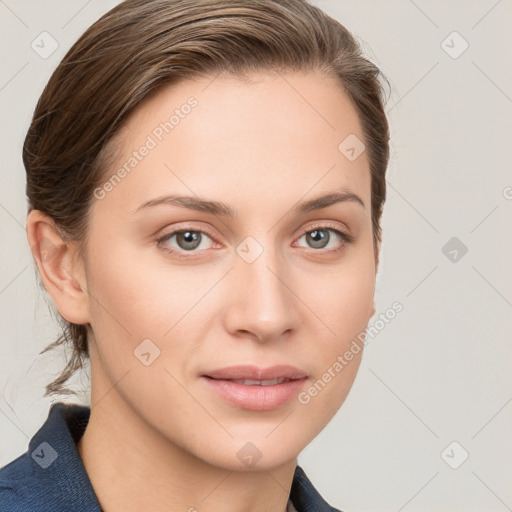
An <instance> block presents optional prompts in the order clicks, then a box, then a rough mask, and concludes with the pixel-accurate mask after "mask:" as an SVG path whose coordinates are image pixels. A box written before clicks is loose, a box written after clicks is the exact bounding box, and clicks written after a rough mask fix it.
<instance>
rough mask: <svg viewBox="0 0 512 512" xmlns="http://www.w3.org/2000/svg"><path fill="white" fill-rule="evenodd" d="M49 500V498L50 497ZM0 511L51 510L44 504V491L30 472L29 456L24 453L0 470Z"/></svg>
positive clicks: (48, 505) (27, 511)
mask: <svg viewBox="0 0 512 512" xmlns="http://www.w3.org/2000/svg"><path fill="white" fill-rule="evenodd" d="M50 498H51V497H50ZM0 510H2V511H5V512H18V511H19V512H22V511H23V512H30V511H36V510H38V511H44V510H52V503H51V502H50V503H45V493H44V489H42V488H41V485H40V481H39V480H38V479H37V477H35V475H34V473H33V471H32V462H31V458H30V455H29V454H28V453H24V454H22V455H20V456H19V457H18V458H16V459H14V460H13V461H12V462H10V463H9V464H7V465H6V466H4V467H2V468H0Z"/></svg>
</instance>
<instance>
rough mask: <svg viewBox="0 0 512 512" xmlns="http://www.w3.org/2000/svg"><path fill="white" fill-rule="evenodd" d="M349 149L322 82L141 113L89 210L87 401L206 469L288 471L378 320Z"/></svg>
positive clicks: (364, 195)
mask: <svg viewBox="0 0 512 512" xmlns="http://www.w3.org/2000/svg"><path fill="white" fill-rule="evenodd" d="M283 77H284V78H283ZM347 137H351V138H350V139H348V142H346V143H345V145H343V144H342V150H340V148H339V146H340V143H342V142H343V141H344V140H345V139H346V138H347ZM355 137H357V138H358V139H359V140H363V134H362V131H361V127H360V123H359V120H358V116H357V114H356V111H355V109H354V108H353V107H352V105H351V103H350V101H349V99H348V97H347V96H346V95H345V94H344V92H342V90H341V88H340V87H339V85H338V83H337V82H336V81H335V80H334V79H332V78H325V77H323V76H322V75H320V74H317V73H308V74H306V73H288V74H284V75H282V76H279V75H271V74H266V73H262V74H253V75H251V81H250V82H242V81H240V80H238V79H237V78H233V77H217V78H216V79H213V78H208V79H206V78H205V79H200V80H195V81H185V82H182V83H180V84H178V85H173V86H169V87H167V88H164V89H162V90H160V91H159V92H158V93H157V94H156V95H153V96H152V97H151V98H149V99H148V100H146V101H145V102H144V103H143V104H141V105H140V106H139V108H138V109H137V110H136V111H135V112H134V113H133V114H132V115H131V117H130V118H129V119H128V121H127V123H126V125H125V127H124V128H123V130H122V131H121V133H120V139H119V140H120V143H121V146H120V149H119V152H118V155H117V157H116V158H117V161H116V164H115V165H114V166H112V167H111V168H110V169H109V172H108V173H107V175H106V180H105V182H103V183H102V185H101V187H99V188H98V189H96V191H95V199H94V202H93V205H92V207H91V217H90V224H89V231H88V244H87V250H86V257H85V260H84V267H83V270H84V276H85V281H86V286H87V290H88V294H89V303H88V310H89V316H90V320H89V322H90V329H91V342H90V351H91V364H92V379H93V393H96V396H97V397H102V396H104V395H105V393H109V394H110V397H109V399H110V400H118V401H120V402H122V404H123V406H125V407H127V408H128V410H129V411H131V412H133V413H134V415H135V416H136V417H138V418H140V419H142V420H143V422H144V423H145V424H146V425H148V426H149V427H150V428H151V429H152V430H153V431H154V432H155V435H158V436H160V437H162V438H163V439H165V440H167V441H168V442H169V443H172V444H173V445H175V446H177V447H179V448H180V449H182V450H184V451H185V452H186V453H188V454H191V455H192V456H194V457H196V458H198V459H201V460H203V461H206V462H207V463H209V464H213V465H215V466H219V467H223V468H228V469H235V470H244V468H245V469H247V468H248V467H249V466H248V463H247V460H248V459H247V456H249V457H251V456H252V457H256V458H258V457H261V458H260V460H259V461H258V465H257V467H258V468H259V469H262V468H263V469H264V468H267V469H269V468H272V467H277V466H279V465H281V464H283V463H285V462H286V461H289V460H291V459H294V458H295V457H297V455H298V454H299V453H300V452H301V451H302V449H303V448H304V447H305V446H306V445H307V444H308V443H309V442H310V441H311V440H312V439H313V438H314V437H315V436H316V435H317V434H318V433H319V432H320V431H321V430H322V429H323V427H324V426H325V425H326V424H327V423H328V422H329V420H330V419H331V418H332V417H333V415H334V414H335V413H336V411H337V410H338V409H339V407H340V406H341V404H342V403H343V401H344V400H345V397H346V395H347V394H348V392H349V390H350V387H351V385H352V383H353V381H354V378H355V375H356V372H357V369H358V366H359V363H360V358H361V354H362V350H361V346H362V343H361V341H359V342H358V344H355V343H354V340H356V341H357V337H358V335H360V334H361V333H362V332H364V329H365V327H366V326H367V324H368V321H369V319H370V318H371V316H372V314H373V313H374V308H373V296H374V287H375V253H374V247H373V239H372V223H371V203H370V198H371V181H370V172H369V162H368V159H367V155H366V152H364V151H363V152H362V153H361V154H360V155H359V156H358V157H357V158H355V159H354V158H353V156H354V151H352V152H351V151H350V149H349V150H348V152H347V148H346V147H345V146H346V145H347V144H349V142H350V143H351V144H349V146H354V144H355V142H354V141H356V142H357V139H356V138H355ZM359 144H360V143H359ZM144 148H145V149H144ZM359 151H360V147H359V146H357V145H356V147H355V152H356V154H357V153H358V152H359ZM347 155H348V156H351V157H352V158H348V157H347ZM122 169H124V171H123V170H122ZM334 195H337V196H336V197H335V196H334ZM324 196H329V197H327V199H325V200H321V201H317V202H311V201H312V200H317V199H319V198H322V197H324ZM180 197H186V198H185V199H184V198H181V199H180ZM334 199H337V200H334ZM348 352H350V353H351V356H350V354H348ZM241 365H244V366H249V367H250V368H247V367H246V368H242V369H239V370H238V371H236V370H233V369H232V368H231V369H230V367H235V366H237V367H238V366H241ZM282 365H286V368H272V367H276V366H282ZM289 367H293V368H289ZM268 369H270V371H269V372H268V373H265V372H260V370H268ZM220 370H224V373H223V372H221V371H220ZM274 377H275V378H280V377H281V378H280V379H279V380H278V381H273V380H272V379H273V378H274ZM282 378H286V380H285V381H284V382H282V383H281V380H282ZM240 379H251V380H257V381H259V384H262V385H255V383H254V382H251V380H240ZM234 380H238V382H234ZM261 381H263V382H261ZM114 384H115V387H114ZM93 406H94V398H93Z"/></svg>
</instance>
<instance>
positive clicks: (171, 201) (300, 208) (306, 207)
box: [131, 190, 366, 217]
mask: <svg viewBox="0 0 512 512" xmlns="http://www.w3.org/2000/svg"><path fill="white" fill-rule="evenodd" d="M342 202H353V203H357V204H359V205H360V206H362V207H363V208H364V209H366V206H365V204H364V202H363V200H362V199H361V198H360V197H359V196H358V195H357V194H354V193H353V192H350V191H348V190H343V191H342V192H333V193H330V194H327V195H323V196H321V197H317V198H315V199H311V200H309V201H305V202H302V203H298V204H296V205H295V206H294V207H293V208H292V212H293V213H295V214H296V215H300V214H304V213H308V212H311V211H314V210H321V209H323V208H327V207H328V206H331V205H333V204H336V203H342ZM162 204H167V205H171V206H180V207H182V208H188V209H190V210H195V211H199V212H206V213H211V214H212V215H217V216H222V217H236V215H237V212H236V210H234V209H233V208H231V207H230V206H228V205H227V204H224V203H221V202H219V201H209V200H207V199H203V198H201V197H198V196H195V197H194V196H178V195H165V196H161V197H157V198H155V199H151V200H149V201H146V202H144V203H142V204H141V205H140V206H138V207H137V208H135V209H134V210H132V212H131V213H133V214H135V213H138V212H139V211H142V210H146V209H148V208H151V207H152V206H158V205H162Z"/></svg>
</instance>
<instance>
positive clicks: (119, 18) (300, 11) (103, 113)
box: [23, 0, 389, 396]
mask: <svg viewBox="0 0 512 512" xmlns="http://www.w3.org/2000/svg"><path fill="white" fill-rule="evenodd" d="M261 70H290V71H307V70H318V71H321V72H323V73H325V74H326V75H329V76H333V77H336V78H337V79H338V80H339V83H340V86H341V87H342V88H343V90H344V91H345V92H346V94H347V95H348V96H349V98H350V99H351V100H352V102H353V104H354V106H355V108H356V110H357V112H358V114H359V119H360V122H361V127H362V130H363V134H364V138H365V140H364V143H365V145H366V151H367V155H368V158H369V162H370V173H371V188H372V189H371V204H372V229H373V240H374V247H375V251H376V254H378V251H379V248H380V242H381V228H380V218H381V215H382V209H383V204H384V202H385V199H386V181H385V174H386V168H387V164H388V158H389V148H388V140H389V128H388V122H387V119H386V115H385V112H384V107H383V102H384V99H383V86H382V83H381V80H380V79H381V78H382V79H384V81H386V79H385V77H384V76H383V75H382V73H381V72H380V70H379V68H378V67H377V66H375V65H374V64H373V63H372V62H370V61H369V60H368V59H367V58H366V57H365V56H364V54H363V52H362V49H361V48H360V46H359V44H358V43H357V41H356V40H355V38H354V37H353V36H352V35H351V34H350V32H349V31H348V30H347V29H346V28H345V27H344V26H343V25H341V24H340V23H339V22H337V21H336V20H334V19H333V18H331V17H329V16H328V15H327V14H325V13H324V12H323V11H321V10H320V9H319V8H317V7H314V6H312V5H310V4H309V3H308V2H307V0H258V1H257V2H255V1H254V0H126V1H124V2H122V3H120V4H119V5H118V6H116V7H114V8H113V9H112V10H110V11H109V12H107V13H106V14H105V15H104V16H103V17H101V18H100V19H99V20H98V21H97V22H95V23H94V24H93V25H92V26H91V27H89V28H88V29H87V30H86V31H85V33H84V34H83V35H82V36H81V37H80V38H79V39H78V41H77V42H76V43H75V44H74V45H73V46H72V47H71V49H70V50H69V51H68V52H67V54H66V55H65V57H64V58H63V59H62V61H61V62H60V64H59V65H58V67H57V68H56V69H55V71H54V73H53V75H52V76H51V78H50V80H49V82H48V84H47V85H46V87H45V89H44V91H43V93H42V95H41V97H40V99H39V101H38V103H37V106H36V109H35V112H34V116H33V119H32V123H31V125H30V128H29V130H28V133H27V136H26V139H25V143H24V146H23V163H24V166H25V169H26V172H27V196H28V201H29V209H37V210H41V211H42V212H43V213H45V214H46V215H48V216H49V217H50V218H51V219H52V220H53V222H54V223H55V225H56V227H58V229H59V231H60V232H61V234H62V236H63V238H64V239H65V240H72V241H76V242H78V243H79V244H81V247H83V244H84V243H85V241H86V235H87V225H88V214H89V209H90V205H91V203H92V201H93V191H94V189H95V188H96V187H97V186H98V185H99V184H100V183H101V182H102V180H103V179H104V176H105V173H106V172H108V168H109V162H110V158H109V155H110V156H111V155H112V151H111V150H112V148H113V142H114V140H115V139H113V136H114V135H115V134H116V133H118V132H119V128H120V127H121V125H122V123H123V121H125V120H126V119H127V116H128V115H129V114H130V112H132V111H133V110H134V108H135V107H136V106H137V105H139V104H140V103H141V101H143V100H144V99H145V98H147V97H148V95H149V94H150V93H152V92H154V91H156V90H157V89H158V88H159V87H161V86H162V85H163V84H166V85H168V84H171V83H176V82H178V81H182V80H185V79H187V78H195V77H208V76H213V75H215V74H217V73H221V72H227V73H230V74H233V75H236V76H239V77H243V76H244V74H245V73H246V72H251V71H261ZM340 142H341V141H340ZM59 320H60V321H61V324H62V327H63V332H62V335H61V336H60V337H59V339H58V340H57V341H55V342H54V343H52V344H51V345H49V346H48V347H47V348H46V349H45V350H44V351H43V352H45V351H47V350H49V349H50V348H53V347H56V346H57V345H60V344H65V343H69V342H71V343H72V350H73V351H72V356H71V358H70V359H69V361H68V362H67V365H66V366H65V368H64V370H63V372H62V373H61V374H60V376H59V377H58V378H56V379H55V380H54V381H53V382H51V383H50V384H48V385H47V386H46V394H45V396H48V395H50V394H53V393H65V392H69V390H68V389H65V388H63V385H64V384H65V383H66V382H67V381H68V380H69V379H70V377H71V376H72V375H73V373H74V372H75V371H76V370H77V369H79V368H81V367H82V363H83V361H84V358H87V357H88V345H87V329H86V326H85V325H76V324H72V323H69V322H67V321H65V320H64V319H63V318H62V317H61V316H60V315H59Z"/></svg>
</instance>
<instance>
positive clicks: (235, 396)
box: [201, 365, 308, 411]
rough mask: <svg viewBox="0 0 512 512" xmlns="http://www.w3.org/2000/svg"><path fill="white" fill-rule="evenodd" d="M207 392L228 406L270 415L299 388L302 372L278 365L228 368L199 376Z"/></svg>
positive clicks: (300, 386)
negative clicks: (267, 412)
mask: <svg viewBox="0 0 512 512" xmlns="http://www.w3.org/2000/svg"><path fill="white" fill-rule="evenodd" d="M201 379H202V381H203V382H205V383H206V385H207V386H208V389H209V390H210V391H213V392H214V393H215V394H216V395H217V396H218V397H220V398H222V399H223V400H224V401H226V402H228V403H229V404H231V405H233V406H235V407H237V408H240V409H247V410H253V411H270V410H273V409H277V408H278V407H281V406H282V405H284V404H285V403H287V402H289V401H290V400H291V399H292V398H293V397H294V396H295V395H297V393H299V391H300V390H301V389H302V388H303V386H304V383H305V382H306V380H307V379H308V375H307V374H306V372H304V371H302V370H299V369H298V368H295V367H293V366H287V365H280V366H273V367H270V368H266V369H262V368H257V367H255V366H232V367H229V368H223V369H220V370H213V371H210V372H208V374H204V375H202V376H201Z"/></svg>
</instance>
